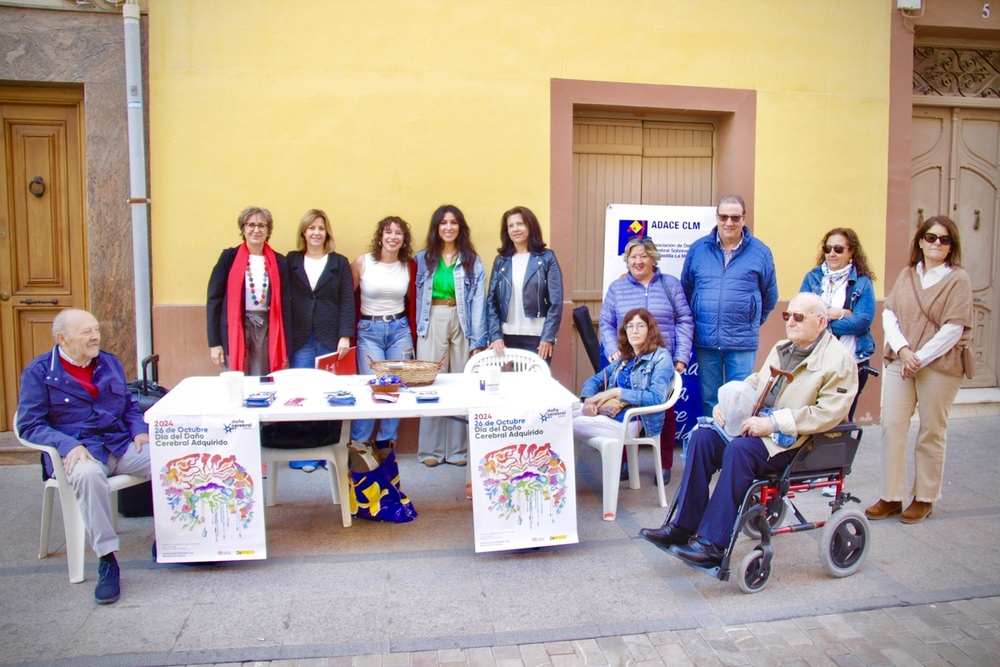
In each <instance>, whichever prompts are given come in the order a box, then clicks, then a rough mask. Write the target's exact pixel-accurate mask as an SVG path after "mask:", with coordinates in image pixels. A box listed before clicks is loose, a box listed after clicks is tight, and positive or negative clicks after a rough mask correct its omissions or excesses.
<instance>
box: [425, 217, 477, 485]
mask: <svg viewBox="0 0 1000 667" xmlns="http://www.w3.org/2000/svg"><path fill="white" fill-rule="evenodd" d="M414 260H415V261H416V263H417V358H418V359H422V360H424V361H438V360H440V359H442V358H444V366H442V368H441V372H442V373H461V372H462V370H463V369H464V368H465V362H467V361H468V360H469V357H470V356H471V354H475V353H476V352H479V351H480V350H482V349H484V348H485V347H486V317H485V305H486V270H485V269H484V268H483V262H482V260H480V259H479V256H478V255H477V254H476V249H475V247H474V246H473V245H472V234H471V232H470V231H469V225H468V224H467V223H466V222H465V216H464V215H462V212H461V211H460V210H458V208H457V207H455V206H451V205H450V204H446V205H444V206H441V207H439V208H438V209H437V210H436V211H434V215H432V216H431V225H430V229H429V230H428V231H427V248H426V249H424V250H421V251H420V252H418V253H417V256H416V257H415V258H414ZM417 457H418V458H419V459H420V460H421V461H423V463H424V465H427V466H430V467H434V466H436V465H439V464H441V463H451V464H453V465H458V466H464V465H466V464H467V463H468V460H469V440H468V434H467V431H466V428H465V425H464V424H460V423H459V422H456V421H454V420H450V419H447V418H441V417H438V418H425V419H421V420H420V440H419V444H418V446H417Z"/></svg>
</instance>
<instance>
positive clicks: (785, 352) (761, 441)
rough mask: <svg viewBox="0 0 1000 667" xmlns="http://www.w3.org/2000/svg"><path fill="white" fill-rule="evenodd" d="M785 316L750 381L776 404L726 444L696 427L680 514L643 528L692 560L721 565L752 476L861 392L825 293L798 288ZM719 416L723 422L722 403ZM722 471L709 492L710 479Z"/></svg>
mask: <svg viewBox="0 0 1000 667" xmlns="http://www.w3.org/2000/svg"><path fill="white" fill-rule="evenodd" d="M781 315H782V317H783V318H784V320H785V333H786V335H787V336H788V338H787V340H782V341H778V343H777V344H776V345H775V346H774V347H773V348H772V349H771V351H770V353H768V355H767V359H766V360H765V361H764V365H763V366H762V367H761V370H760V371H758V372H757V373H754V374H753V375H751V376H750V377H748V378H747V379H746V380H745V382H747V383H748V384H749V385H750V386H751V387H752V388H753V389H754V391H755V392H756V394H757V397H758V400H757V406H758V408H770V410H758V411H755V412H758V414H756V415H754V416H751V417H748V418H747V419H746V420H744V421H743V423H742V425H741V426H740V435H739V436H737V437H734V438H733V439H732V440H731V441H730V442H729V443H728V444H727V443H726V441H725V439H724V438H723V437H722V435H721V434H720V433H719V432H718V431H716V430H715V429H711V428H699V429H695V430H694V431H693V432H692V434H691V440H690V443H689V445H688V452H687V463H686V465H685V468H684V479H683V481H682V482H681V486H680V488H679V489H678V491H677V498H676V499H675V505H676V506H677V511H676V515H675V517H674V520H673V521H669V519H670V514H668V515H667V518H668V521H665V522H664V524H663V526H662V527H660V528H643V529H642V530H641V531H639V534H640V535H642V536H643V537H644V538H646V539H647V540H649V541H650V542H652V543H653V544H656V545H657V546H659V547H663V548H668V549H669V551H670V552H671V553H673V554H674V555H675V556H677V557H678V558H681V559H682V560H685V561H687V562H688V563H691V564H692V565H697V566H699V567H718V566H719V565H720V564H721V562H722V559H723V557H724V556H725V553H726V550H727V548H728V545H729V543H730V541H731V538H732V535H733V530H734V527H735V522H736V518H737V512H738V511H739V507H740V505H741V504H742V502H743V498H744V496H745V495H746V492H747V490H748V489H749V488H750V486H751V485H752V484H753V482H754V480H755V479H757V478H759V477H761V476H763V475H765V474H767V473H771V472H777V471H781V470H783V469H784V468H785V467H786V466H787V465H788V464H789V463H790V462H791V461H792V459H793V458H794V457H795V453H796V451H795V450H796V449H797V448H798V447H800V446H801V445H802V444H803V443H804V442H805V441H806V440H807V438H808V436H809V435H811V434H813V433H822V432H824V431H828V430H830V429H832V428H833V427H835V426H836V425H837V424H839V423H840V422H841V421H843V419H844V418H845V417H847V413H848V411H849V410H850V408H851V403H852V401H853V400H854V395H855V394H856V393H857V390H858V371H857V366H856V364H855V362H854V359H853V358H852V355H851V354H850V353H849V352H848V351H847V349H846V348H845V347H844V346H843V345H841V344H840V342H839V341H838V340H837V339H836V338H835V337H834V336H833V335H832V334H831V333H830V332H829V330H828V329H827V316H826V306H824V305H823V302H822V300H820V298H819V297H818V296H817V295H815V294H810V293H802V294H798V295H797V296H796V297H795V298H793V299H792V300H791V302H790V303H789V304H788V310H787V311H785V312H783V313H782V314H781ZM772 369H774V370H772ZM779 370H780V371H783V372H781V373H779V372H778V371H779ZM789 374H790V377H791V379H788V378H787V377H786V376H788V375H789ZM760 413H769V414H760ZM713 416H714V418H715V419H716V421H719V422H722V421H723V415H722V412H721V410H720V409H719V407H718V406H716V408H715V412H714V414H713ZM721 425H723V426H724V425H725V424H724V423H722V424H721ZM779 443H781V444H779ZM786 443H787V444H786ZM720 470H721V472H720V473H719V481H718V483H717V484H716V487H715V492H714V493H712V494H711V497H709V483H710V482H711V480H712V476H713V475H714V474H715V473H716V472H719V471H720Z"/></svg>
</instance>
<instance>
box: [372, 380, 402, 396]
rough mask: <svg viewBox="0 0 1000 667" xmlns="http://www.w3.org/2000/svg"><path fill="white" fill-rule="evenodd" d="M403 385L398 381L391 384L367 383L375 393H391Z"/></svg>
mask: <svg viewBox="0 0 1000 667" xmlns="http://www.w3.org/2000/svg"><path fill="white" fill-rule="evenodd" d="M402 386H403V385H401V384H399V383H398V382H396V383H393V384H369V385H368V388H369V389H371V390H372V391H374V392H375V393H377V394H391V393H393V392H396V391H399V388H400V387H402Z"/></svg>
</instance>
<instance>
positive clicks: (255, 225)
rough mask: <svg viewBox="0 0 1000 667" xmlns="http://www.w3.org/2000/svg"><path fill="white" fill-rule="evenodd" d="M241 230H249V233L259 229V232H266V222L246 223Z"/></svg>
mask: <svg viewBox="0 0 1000 667" xmlns="http://www.w3.org/2000/svg"><path fill="white" fill-rule="evenodd" d="M243 229H249V230H250V231H253V230H255V229H259V230H261V231H266V230H267V223H266V222H248V223H246V224H245V225H243Z"/></svg>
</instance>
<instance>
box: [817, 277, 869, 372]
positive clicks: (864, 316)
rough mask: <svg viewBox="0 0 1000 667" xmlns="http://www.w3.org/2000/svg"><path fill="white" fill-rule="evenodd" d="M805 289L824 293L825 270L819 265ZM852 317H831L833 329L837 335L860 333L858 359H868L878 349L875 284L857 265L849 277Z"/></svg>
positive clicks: (856, 357)
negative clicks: (873, 325)
mask: <svg viewBox="0 0 1000 667" xmlns="http://www.w3.org/2000/svg"><path fill="white" fill-rule="evenodd" d="M800 291H802V292H812V293H813V294H822V293H823V269H822V268H821V267H819V266H817V267H816V268H815V269H813V270H812V271H810V272H809V273H807V274H806V277H805V278H804V279H803V280H802V289H801V290H800ZM845 307H846V308H847V309H848V310H850V311H851V313H852V314H851V316H850V317H845V318H844V319H842V320H830V332H831V333H832V334H833V335H834V336H838V337H839V336H857V338H858V345H857V349H856V350H855V351H854V360H855V361H864V360H865V359H868V358H869V357H871V356H872V354H873V353H874V352H875V338H873V337H872V322H873V321H874V320H875V287H874V286H873V285H872V281H871V278H869V277H868V276H859V275H858V269H857V267H851V275H850V277H848V279H847V305H846V306H845Z"/></svg>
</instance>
